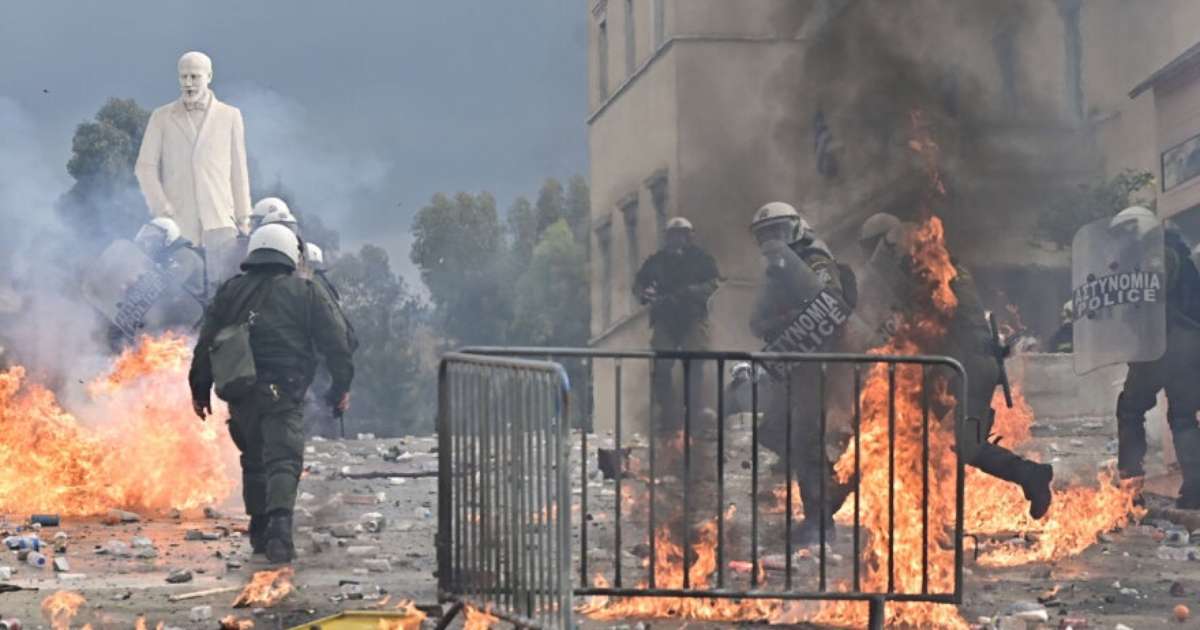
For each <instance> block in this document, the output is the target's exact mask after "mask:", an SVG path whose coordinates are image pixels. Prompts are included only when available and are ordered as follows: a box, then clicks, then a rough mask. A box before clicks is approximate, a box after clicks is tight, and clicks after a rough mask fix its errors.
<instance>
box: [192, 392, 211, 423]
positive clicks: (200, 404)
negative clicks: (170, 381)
mask: <svg viewBox="0 0 1200 630" xmlns="http://www.w3.org/2000/svg"><path fill="white" fill-rule="evenodd" d="M192 411H194V412H196V416H197V417H199V418H200V419H201V420H204V419H206V418H207V417H208V416H211V415H212V400H211V399H209V398H208V397H207V396H205V397H203V398H192Z"/></svg>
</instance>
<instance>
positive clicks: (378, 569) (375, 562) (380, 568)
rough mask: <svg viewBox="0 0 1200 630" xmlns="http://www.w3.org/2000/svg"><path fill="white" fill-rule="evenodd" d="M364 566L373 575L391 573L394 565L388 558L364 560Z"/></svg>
mask: <svg viewBox="0 0 1200 630" xmlns="http://www.w3.org/2000/svg"><path fill="white" fill-rule="evenodd" d="M363 566H365V567H366V568H367V571H370V572H371V573H391V572H392V563H391V562H389V561H388V560H387V559H386V558H368V559H366V560H363Z"/></svg>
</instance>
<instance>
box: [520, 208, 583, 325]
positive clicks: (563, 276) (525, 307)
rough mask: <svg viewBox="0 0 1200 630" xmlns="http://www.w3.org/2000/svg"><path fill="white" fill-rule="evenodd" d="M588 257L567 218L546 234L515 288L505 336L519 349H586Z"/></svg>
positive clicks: (544, 233)
mask: <svg viewBox="0 0 1200 630" xmlns="http://www.w3.org/2000/svg"><path fill="white" fill-rule="evenodd" d="M588 293H589V291H588V278H587V255H586V253H585V251H584V248H583V247H582V246H581V244H580V243H578V242H577V241H576V240H575V238H574V236H573V235H572V234H571V228H570V227H569V226H568V225H567V221H566V219H559V220H558V221H557V222H555V223H554V224H553V225H551V226H550V227H548V228H546V231H545V232H543V233H542V238H541V240H540V241H539V242H538V244H537V247H535V248H534V250H533V257H532V259H531V260H530V263H529V267H528V269H526V270H525V272H524V274H522V275H521V277H520V279H519V280H518V281H517V284H516V299H515V305H514V309H513V310H514V317H513V321H512V329H511V334H510V336H511V337H512V338H513V339H515V340H516V341H517V343H520V344H521V345H534V346H576V347H579V346H585V345H587V340H588V332H589V321H590V307H589V306H588V304H589V297H588Z"/></svg>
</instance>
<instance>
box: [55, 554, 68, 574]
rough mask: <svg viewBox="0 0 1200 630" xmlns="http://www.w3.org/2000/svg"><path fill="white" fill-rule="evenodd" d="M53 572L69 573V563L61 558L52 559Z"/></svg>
mask: <svg viewBox="0 0 1200 630" xmlns="http://www.w3.org/2000/svg"><path fill="white" fill-rule="evenodd" d="M54 572H55V573H70V572H71V563H70V562H67V559H66V558H65V557H63V556H55V557H54Z"/></svg>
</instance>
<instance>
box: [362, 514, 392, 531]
mask: <svg viewBox="0 0 1200 630" xmlns="http://www.w3.org/2000/svg"><path fill="white" fill-rule="evenodd" d="M361 522H362V526H363V529H366V530H367V531H368V532H371V533H372V534H375V533H378V532H381V531H383V527H384V525H386V524H387V519H385V518H384V517H383V514H381V513H379V512H367V513H366V514H363V515H362V518H361Z"/></svg>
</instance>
